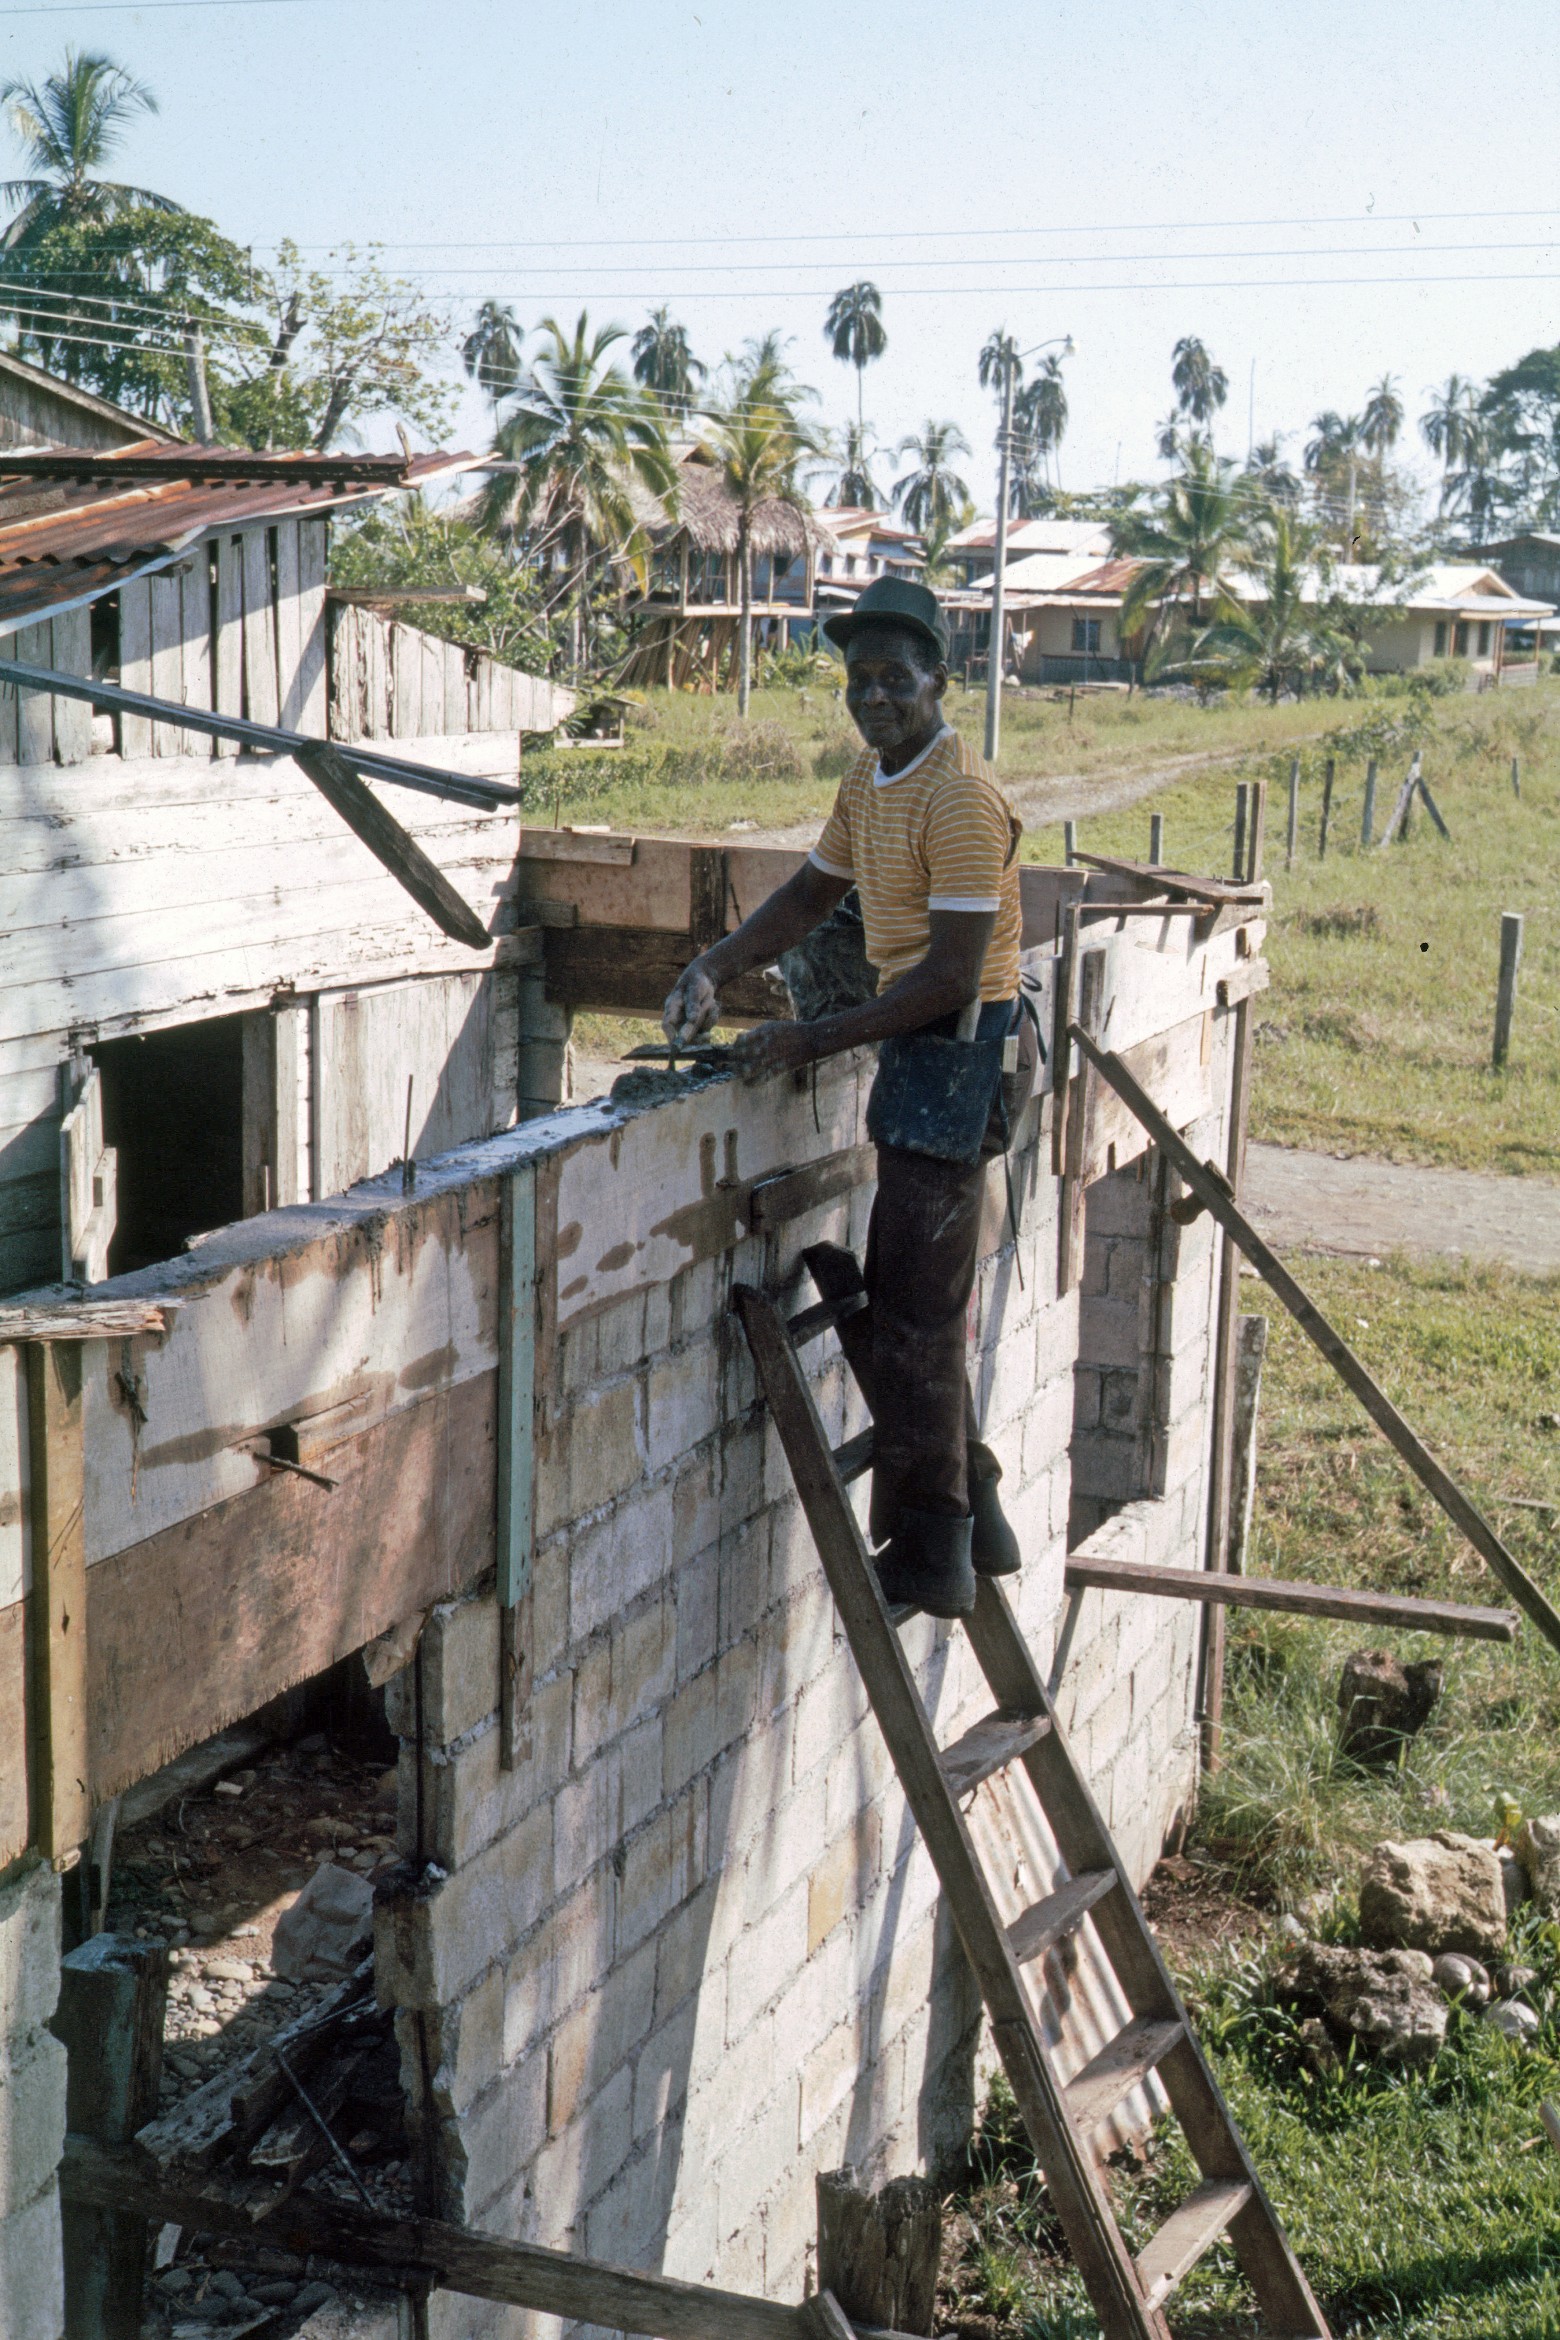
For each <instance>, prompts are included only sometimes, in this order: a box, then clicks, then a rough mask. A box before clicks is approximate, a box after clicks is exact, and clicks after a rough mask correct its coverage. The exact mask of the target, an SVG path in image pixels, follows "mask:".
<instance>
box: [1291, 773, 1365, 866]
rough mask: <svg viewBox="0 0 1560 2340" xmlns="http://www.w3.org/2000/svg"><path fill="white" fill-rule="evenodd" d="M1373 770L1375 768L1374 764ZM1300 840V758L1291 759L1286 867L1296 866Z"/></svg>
mask: <svg viewBox="0 0 1560 2340" xmlns="http://www.w3.org/2000/svg"><path fill="white" fill-rule="evenodd" d="M1371 770H1372V771H1374V770H1375V766H1374V764H1373V765H1372V766H1371ZM1299 842H1300V758H1299V757H1298V756H1291V757H1290V759H1289V835H1288V838H1287V840H1286V842H1285V846H1284V867H1285V869H1293V868H1294V866H1295V848H1296V846H1297V845H1298V844H1299Z"/></svg>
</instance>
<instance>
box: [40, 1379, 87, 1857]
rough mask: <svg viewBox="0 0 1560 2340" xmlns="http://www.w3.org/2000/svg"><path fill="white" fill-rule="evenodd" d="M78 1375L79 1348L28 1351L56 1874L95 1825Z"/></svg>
mask: <svg viewBox="0 0 1560 2340" xmlns="http://www.w3.org/2000/svg"><path fill="white" fill-rule="evenodd" d="M81 1366H82V1351H81V1345H80V1343H79V1342H76V1341H35V1342H31V1343H29V1345H28V1348H27V1431H28V1459H29V1463H30V1466H31V1492H30V1497H29V1503H30V1509H31V1514H32V1520H31V1524H32V1555H33V1560H32V1590H31V1592H30V1594H29V1596H28V1621H27V1622H28V1643H29V1660H30V1663H29V1676H30V1696H29V1708H30V1722H31V1739H32V1761H31V1767H30V1777H29V1802H30V1815H31V1822H30V1832H31V1837H32V1842H33V1845H34V1847H35V1848H36V1850H37V1851H38V1852H40V1853H41V1854H42V1855H43V1856H44V1858H45V1859H46V1860H49V1861H52V1862H53V1864H54V1866H55V1867H56V1868H57V1869H68V1868H71V1867H73V1866H74V1865H75V1863H76V1861H77V1860H78V1859H79V1858H80V1853H81V1847H82V1845H83V1844H84V1843H85V1842H86V1839H87V1835H88V1831H89V1828H90V1825H91V1818H92V1814H91V1807H90V1804H89V1801H88V1796H87V1559H86V1538H85V1535H84V1532H83V1527H84V1523H83V1516H82V1495H83V1472H84V1463H83V1454H82V1440H81Z"/></svg>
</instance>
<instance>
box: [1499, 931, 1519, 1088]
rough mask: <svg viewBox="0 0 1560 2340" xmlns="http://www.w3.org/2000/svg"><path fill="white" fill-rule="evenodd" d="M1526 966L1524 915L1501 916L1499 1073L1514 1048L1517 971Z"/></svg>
mask: <svg viewBox="0 0 1560 2340" xmlns="http://www.w3.org/2000/svg"><path fill="white" fill-rule="evenodd" d="M1521 964H1522V913H1521V911H1520V910H1503V911H1502V912H1501V915H1500V978H1499V981H1498V982H1497V984H1496V987H1495V1058H1494V1061H1495V1070H1496V1071H1497V1072H1499V1070H1500V1068H1501V1066H1502V1065H1503V1064H1504V1063H1505V1061H1506V1051H1507V1050H1508V1049H1509V1048H1510V1046H1511V1015H1512V1010H1513V1009H1514V1008H1515V1006H1516V1004H1517V969H1518V968H1519V967H1520V966H1521Z"/></svg>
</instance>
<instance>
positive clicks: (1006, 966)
mask: <svg viewBox="0 0 1560 2340" xmlns="http://www.w3.org/2000/svg"><path fill="white" fill-rule="evenodd" d="M1022 833H1023V824H1022V823H1021V822H1020V821H1019V819H1018V817H1017V815H1016V814H1015V813H1014V812H1013V811H1012V809H1011V807H1010V806H1009V804H1008V801H1007V798H1006V797H1005V796H1004V795H1003V793H1002V791H1001V789H1000V788H999V787H998V786H997V783H996V779H995V776H994V775H993V773H992V770H991V767H990V765H989V764H987V763H985V762H983V761H982V759H981V758H980V757H979V756H977V755H976V753H975V751H974V750H973V748H970V747H967V746H966V745H965V743H964V741H963V740H962V739H961V738H960V737H959V735H958V733H957V732H956V731H955V730H953V728H952V727H951V725H945V726H944V728H943V729H942V730H941V731H940V732H939V733H938V735H937V737H936V738H935V739H934V740H933V741H932V744H931V746H930V747H928V748H926V749H924V750H923V751H922V753H921V754H920V755H919V756H917V757H916V759H915V761H914V762H913V763H911V764H907V765H906V766H905V768H904V770H903V771H902V772H896V773H893V774H891V775H890V774H885V773H882V772H881V771H880V770H879V768H878V760H877V755H876V752H875V750H873V749H872V748H864V749H863V750H862V752H861V754H860V755H859V756H858V757H857V759H856V761H855V763H854V764H852V766H851V768H850V770H849V771H848V772H847V773H846V775H845V777H844V779H843V780H842V781H841V782H840V792H839V795H838V796H837V797H836V798H835V800H834V810H833V812H831V813H830V815H829V818H828V820H827V822H826V823H825V825H824V831H823V835H822V836H821V837H820V838H819V839H818V842H817V844H816V845H815V846H814V847H813V850H812V856H811V858H812V860H813V862H814V863H815V864H816V866H817V867H818V868H819V869H821V870H824V871H826V872H827V874H828V875H829V876H830V877H839V878H853V879H854V880H855V883H856V888H857V891H858V892H859V893H860V895H861V910H862V916H863V919H864V920H865V923H866V930H867V934H866V942H867V957H868V958H869V959H870V960H871V962H872V964H873V966H874V967H876V968H877V970H878V989H879V990H880V991H886V990H887V988H888V986H889V984H891V983H893V982H896V981H897V980H898V978H899V977H900V976H901V975H905V974H908V972H909V970H910V969H911V968H912V967H914V966H917V965H919V963H920V961H921V960H922V959H924V958H925V956H926V952H927V948H928V946H929V944H930V942H931V939H932V929H931V920H930V917H929V915H928V913H929V912H931V911H933V910H971V911H977V910H994V911H995V912H996V914H997V923H996V929H995V931H994V933H993V935H992V938H991V941H990V944H989V945H988V947H987V951H986V959H985V964H984V966H983V967H982V969H981V977H980V996H981V998H982V999H983V1000H985V999H1011V998H1012V996H1013V994H1014V993H1015V992H1016V991H1017V989H1018V950H1019V937H1020V935H1021V933H1022V930H1023V913H1022V911H1021V909H1020V906H1019V895H1018V840H1019V837H1020V836H1021V834H1022Z"/></svg>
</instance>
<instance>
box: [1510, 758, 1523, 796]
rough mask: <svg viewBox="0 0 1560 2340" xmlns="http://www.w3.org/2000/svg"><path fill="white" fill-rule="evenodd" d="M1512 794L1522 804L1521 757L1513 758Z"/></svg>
mask: <svg viewBox="0 0 1560 2340" xmlns="http://www.w3.org/2000/svg"><path fill="white" fill-rule="evenodd" d="M1511 793H1512V795H1513V796H1514V797H1516V798H1517V799H1518V801H1519V802H1520V800H1521V796H1522V758H1521V757H1520V756H1513V757H1512V759H1511Z"/></svg>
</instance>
